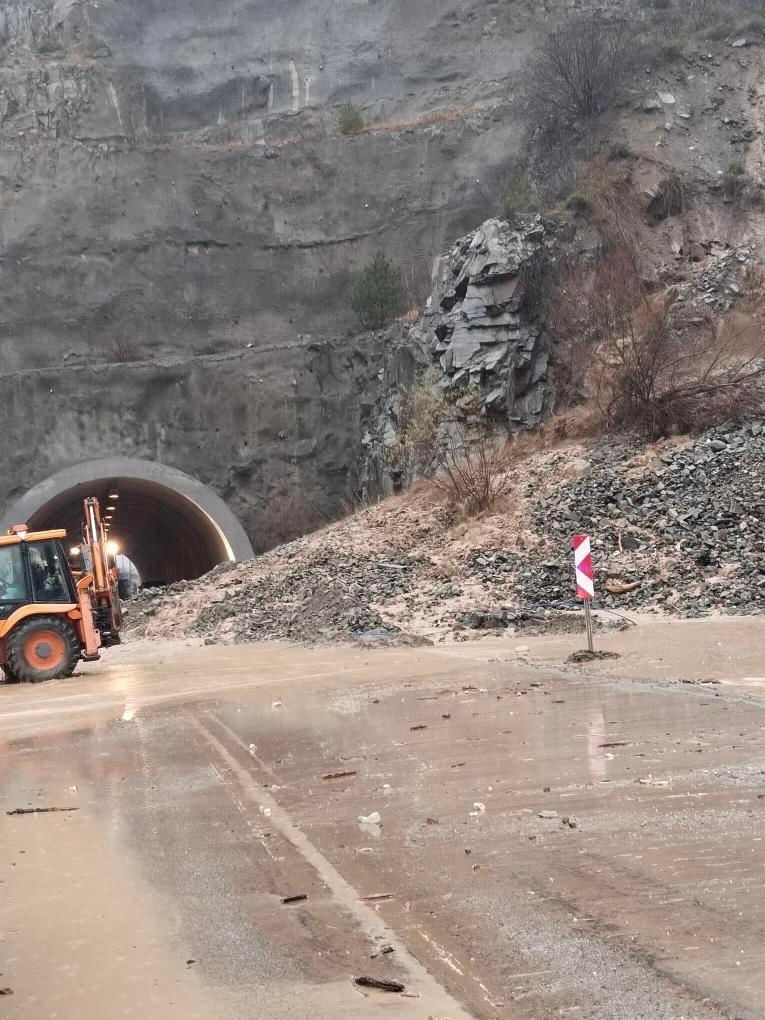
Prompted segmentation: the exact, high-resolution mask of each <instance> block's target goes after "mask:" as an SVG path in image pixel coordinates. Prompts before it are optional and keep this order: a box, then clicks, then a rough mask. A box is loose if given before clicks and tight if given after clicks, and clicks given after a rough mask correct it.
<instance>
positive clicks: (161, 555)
mask: <svg viewBox="0 0 765 1020" xmlns="http://www.w3.org/2000/svg"><path fill="white" fill-rule="evenodd" d="M86 496H97V497H98V499H99V500H100V503H101V509H102V513H103V514H104V516H105V517H106V518H107V521H108V525H109V539H110V541H113V542H114V543H115V544H116V546H117V547H118V548H119V551H120V553H123V554H124V555H125V556H127V557H129V558H130V560H132V562H133V563H134V564H135V567H136V569H137V571H138V573H139V574H140V576H141V580H142V583H143V585H144V586H145V587H151V586H154V585H165V584H170V583H172V582H173V581H181V580H193V579H194V578H196V577H200V576H201V575H202V574H205V573H207V571H208V570H211V569H212V568H213V567H214V566H217V564H219V563H225V562H233V561H235V560H240V559H248V558H249V557H251V556H253V555H254V552H253V549H252V544H251V543H250V540H249V538H248V537H247V535H246V533H245V531H244V529H243V528H242V526H241V524H240V523H239V521H238V520H237V519H236V517H235V516H234V514H233V513H232V512H231V511H230V510H229V508H228V507H227V506H226V504H225V503H224V502H223V500H221V499H220V497H219V496H217V495H216V494H215V493H214V492H213V491H212V490H211V489H209V488H208V487H207V486H205V485H203V484H202V483H201V482H198V481H196V479H194V478H191V476H189V475H186V474H184V473H183V472H182V471H177V470H176V469H175V468H168V467H165V466H164V465H161V464H157V463H153V462H151V461H143V460H137V459H134V458H128V457H107V458H103V459H100V460H94V461H88V462H86V463H83V464H77V465H75V466H74V467H71V468H67V469H65V470H64V471H60V472H58V473H57V474H56V475H53V476H51V477H50V478H48V479H46V480H45V481H44V482H41V483H40V484H39V485H37V486H35V487H34V488H33V489H30V491H29V492H28V493H27V494H26V495H25V496H24V497H22V499H20V500H19V501H18V502H17V503H16V504H15V505H13V506H11V507H10V508H9V509H8V511H7V513H5V514H4V515H3V520H2V530H3V531H5V530H7V528H9V527H10V526H12V525H13V524H20V523H26V524H28V525H29V526H30V528H32V529H34V530H43V529H46V528H66V530H67V535H68V540H69V541H70V542H71V543H72V544H76V543H77V541H78V540H79V537H80V531H81V526H82V501H83V499H84V498H85V497H86Z"/></svg>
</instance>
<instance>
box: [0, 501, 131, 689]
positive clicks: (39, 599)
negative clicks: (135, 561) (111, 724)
mask: <svg viewBox="0 0 765 1020" xmlns="http://www.w3.org/2000/svg"><path fill="white" fill-rule="evenodd" d="M84 510H85V522H84V527H83V544H82V549H81V555H82V561H83V562H82V564H77V566H78V567H79V566H82V567H83V568H84V569H77V570H73V569H72V566H71V565H70V563H69V561H68V560H67V557H66V553H65V551H64V545H63V542H64V539H65V538H66V532H65V531H63V530H61V531H30V530H29V529H28V527H27V526H26V525H24V524H19V525H16V526H15V527H13V528H11V530H10V532H9V533H8V534H7V535H4V536H0V665H1V666H2V668H3V671H4V673H5V676H6V679H8V680H11V681H14V680H16V681H18V680H26V681H29V682H32V683H36V682H38V681H40V680H50V679H53V678H54V677H66V676H71V674H72V673H73V672H74V669H75V667H76V665H77V663H78V662H79V660H80V659H86V660H90V659H97V658H98V657H99V654H98V653H99V649H100V648H102V647H105V646H108V645H113V644H118V643H119V640H120V628H121V625H122V617H121V612H120V602H119V594H118V584H119V578H118V575H117V569H116V562H115V558H114V556H113V555H111V554H110V553H109V551H108V543H107V541H106V529H105V528H104V525H103V523H102V521H101V515H100V510H99V506H98V500H97V499H95V498H92V497H91V498H88V499H86V500H85V502H84Z"/></svg>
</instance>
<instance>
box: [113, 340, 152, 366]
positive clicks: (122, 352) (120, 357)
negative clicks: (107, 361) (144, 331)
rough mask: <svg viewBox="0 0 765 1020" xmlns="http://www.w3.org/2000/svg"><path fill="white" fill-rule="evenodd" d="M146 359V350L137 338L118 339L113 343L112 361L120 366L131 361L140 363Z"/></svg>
mask: <svg viewBox="0 0 765 1020" xmlns="http://www.w3.org/2000/svg"><path fill="white" fill-rule="evenodd" d="M143 357H144V350H143V348H142V346H141V344H140V343H139V341H138V340H136V339H135V337H129V336H126V337H117V339H116V340H113V341H112V345H111V360H112V361H116V362H118V363H120V364H128V363H129V362H131V361H140V360H141V359H142V358H143Z"/></svg>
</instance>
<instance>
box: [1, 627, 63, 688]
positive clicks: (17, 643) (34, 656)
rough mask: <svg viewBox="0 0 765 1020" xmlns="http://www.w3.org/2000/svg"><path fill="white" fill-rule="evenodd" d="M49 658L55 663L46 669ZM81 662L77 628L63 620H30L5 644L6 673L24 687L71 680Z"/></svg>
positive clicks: (16, 629) (16, 630) (13, 633)
mask: <svg viewBox="0 0 765 1020" xmlns="http://www.w3.org/2000/svg"><path fill="white" fill-rule="evenodd" d="M37 638H39V640H37V641H36V639H37ZM48 658H51V659H52V660H53V661H52V662H51V665H50V666H47V668H46V666H45V662H46V661H47V659H48ZM79 660H80V642H79V640H78V638H77V634H76V633H75V630H74V627H73V626H72V625H71V623H70V622H69V621H68V620H66V619H62V617H60V616H32V617H29V618H28V619H26V620H24V621H22V622H21V623H20V624H19V625H18V626H17V627H15V628H14V629H13V631H12V633H11V636H10V637H9V638H8V641H7V644H6V665H5V668H6V671H7V672H9V673H10V674H11V675H12V676H14V677H15V678H16V679H17V680H21V681H22V682H24V683H30V684H39V683H42V682H43V681H44V680H53V679H54V678H55V677H66V676H71V675H72V673H73V672H74V670H75V667H76V666H77V663H78V662H79Z"/></svg>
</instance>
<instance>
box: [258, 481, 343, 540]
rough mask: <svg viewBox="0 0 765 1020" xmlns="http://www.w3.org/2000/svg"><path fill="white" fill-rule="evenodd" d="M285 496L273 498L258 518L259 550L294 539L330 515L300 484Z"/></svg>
mask: <svg viewBox="0 0 765 1020" xmlns="http://www.w3.org/2000/svg"><path fill="white" fill-rule="evenodd" d="M294 484H295V486H296V489H295V491H294V492H291V493H289V494H287V495H285V496H284V497H283V498H278V497H275V498H271V499H270V500H269V502H268V504H267V505H266V508H265V510H264V511H263V513H262V514H261V515H260V519H259V521H258V543H257V545H258V552H264V551H266V550H267V549H272V548H273V547H274V546H276V545H282V544H283V543H285V542H291V541H292V540H293V539H294V538H300V536H301V535H307V534H309V533H310V532H312V531H316V530H317V529H318V528H320V527H322V525H324V524H326V523H327V520H328V515H327V514H326V513H325V512H324V511H323V510H322V508H321V507H320V505H319V504H318V502H317V501H316V500H314V499H312V498H310V497H309V496H308V495H307V494H306V493H305V492H303V491H301V490H300V489H299V488H297V486H299V485H300V484H301V483H300V482H299V481H298V480H296V481H295V483H294Z"/></svg>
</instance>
